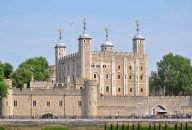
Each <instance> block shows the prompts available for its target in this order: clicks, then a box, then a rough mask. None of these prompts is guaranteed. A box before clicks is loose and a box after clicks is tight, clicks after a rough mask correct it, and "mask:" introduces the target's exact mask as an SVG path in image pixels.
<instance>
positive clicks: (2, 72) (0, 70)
mask: <svg viewBox="0 0 192 130" xmlns="http://www.w3.org/2000/svg"><path fill="white" fill-rule="evenodd" d="M3 78H4V70H3V66H2V65H1V64H0V81H3Z"/></svg>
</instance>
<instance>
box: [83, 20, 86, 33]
mask: <svg viewBox="0 0 192 130" xmlns="http://www.w3.org/2000/svg"><path fill="white" fill-rule="evenodd" d="M83 25H84V26H83V30H84V32H85V30H86V19H85V17H84V19H83Z"/></svg>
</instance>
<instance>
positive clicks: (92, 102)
mask: <svg viewBox="0 0 192 130" xmlns="http://www.w3.org/2000/svg"><path fill="white" fill-rule="evenodd" d="M97 94H98V91H97V83H96V81H95V80H86V81H85V88H84V93H83V100H82V101H83V106H84V109H83V115H84V117H86V118H91V117H95V116H97Z"/></svg>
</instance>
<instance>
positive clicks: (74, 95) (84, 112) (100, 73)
mask: <svg viewBox="0 0 192 130" xmlns="http://www.w3.org/2000/svg"><path fill="white" fill-rule="evenodd" d="M144 40H145V39H144V38H143V37H142V36H141V35H140V34H139V29H138V28H137V34H136V35H135V36H134V38H133V52H115V49H114V46H113V44H112V42H110V40H109V38H108V31H107V30H106V39H105V41H104V42H103V44H102V45H101V51H92V50H91V37H90V35H89V34H88V33H87V32H86V27H85V23H84V31H83V33H82V34H81V35H80V37H79V38H78V52H76V53H73V54H66V46H65V45H64V44H63V43H62V41H61V32H60V37H59V42H58V43H57V44H56V46H55V66H51V69H52V74H51V76H50V80H49V81H48V82H35V81H33V80H31V82H30V88H26V87H24V88H23V89H22V90H20V89H17V88H15V87H12V82H11V80H6V82H7V84H8V85H9V86H10V89H9V94H8V96H7V97H6V98H4V99H3V100H2V102H1V116H3V117H9V116H11V117H40V116H42V115H45V114H48V113H49V114H53V115H55V116H57V117H64V118H67V117H82V118H89V117H97V116H130V115H133V114H137V115H156V114H158V112H160V111H163V112H166V113H167V114H178V113H182V114H185V113H190V112H191V110H192V107H191V97H150V96H149V86H148V85H149V84H148V82H149V81H148V61H147V54H146V53H145V49H144Z"/></svg>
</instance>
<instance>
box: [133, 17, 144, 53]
mask: <svg viewBox="0 0 192 130" xmlns="http://www.w3.org/2000/svg"><path fill="white" fill-rule="evenodd" d="M136 23H137V34H136V35H135V36H134V38H133V53H137V54H139V55H143V54H144V53H145V51H144V40H145V38H143V37H142V36H141V35H140V34H139V22H138V20H137V21H136Z"/></svg>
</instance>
